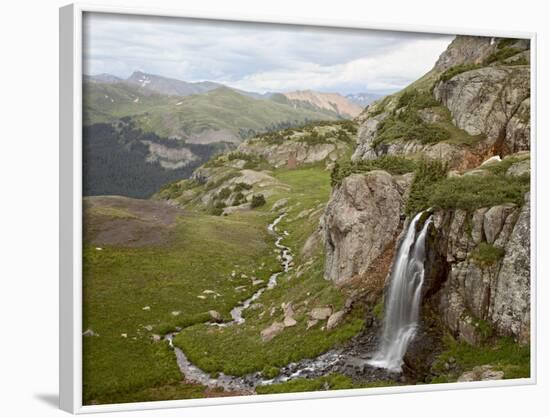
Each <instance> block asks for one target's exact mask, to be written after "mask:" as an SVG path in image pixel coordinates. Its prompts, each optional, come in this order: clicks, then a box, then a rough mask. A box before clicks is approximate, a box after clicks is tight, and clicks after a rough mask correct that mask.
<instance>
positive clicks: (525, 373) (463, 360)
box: [432, 336, 531, 383]
mask: <svg viewBox="0 0 550 417" xmlns="http://www.w3.org/2000/svg"><path fill="white" fill-rule="evenodd" d="M444 342H445V345H446V349H445V350H444V351H443V352H442V353H441V354H440V355H439V356H438V358H437V359H436V361H435V362H434V364H433V366H432V372H433V373H434V374H436V375H437V376H436V377H435V378H434V379H433V380H432V383H443V382H455V381H456V380H457V378H458V377H459V376H460V375H461V374H462V373H463V372H466V371H470V370H472V369H473V368H474V367H476V366H482V365H491V366H492V367H493V369H495V370H499V371H503V372H504V379H517V378H529V376H530V372H531V353H530V352H531V349H530V346H529V345H520V344H518V343H516V342H515V341H514V340H512V339H510V338H499V339H493V340H489V341H486V342H484V343H482V344H481V345H479V346H472V345H469V344H467V343H465V342H459V341H456V340H454V339H453V338H452V337H450V336H447V337H446V338H445V339H444ZM450 361H451V362H452V363H453V365H452V367H451V369H446V368H447V367H446V366H445V364H448V363H449V362H450Z"/></svg>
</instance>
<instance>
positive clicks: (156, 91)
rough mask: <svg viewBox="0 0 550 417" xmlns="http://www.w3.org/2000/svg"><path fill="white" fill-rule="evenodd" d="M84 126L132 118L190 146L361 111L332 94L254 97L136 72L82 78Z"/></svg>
mask: <svg viewBox="0 0 550 417" xmlns="http://www.w3.org/2000/svg"><path fill="white" fill-rule="evenodd" d="M84 92H85V94H84V121H85V124H87V125H90V124H93V123H98V122H113V121H115V120H117V119H120V118H121V117H131V118H133V119H135V120H136V122H137V125H138V126H139V127H140V128H141V129H142V130H144V131H150V132H153V133H155V134H157V135H159V136H161V137H163V136H164V137H173V138H176V139H180V140H184V141H186V142H191V143H212V142H240V141H241V140H242V139H244V138H246V137H250V136H252V135H254V134H256V133H262V132H266V131H270V130H273V129H278V128H284V127H290V126H296V125H299V124H303V123H305V122H308V121H314V120H336V119H341V118H351V117H355V116H357V115H358V114H359V113H360V112H361V111H362V109H363V108H362V107H361V106H359V105H357V104H355V103H353V102H352V101H350V100H348V99H347V98H346V97H344V96H342V95H340V94H336V93H320V92H316V91H310V90H308V91H293V92H288V93H265V94H260V93H254V92H248V91H243V90H238V89H234V88H230V87H227V86H225V85H223V84H220V83H216V82H211V81H201V82H187V81H182V80H177V79H173V78H168V77H163V76H160V75H155V74H148V73H145V72H141V71H136V72H134V73H133V74H132V75H130V77H128V78H127V79H121V78H119V77H116V76H114V75H110V74H99V75H94V76H85V78H84Z"/></svg>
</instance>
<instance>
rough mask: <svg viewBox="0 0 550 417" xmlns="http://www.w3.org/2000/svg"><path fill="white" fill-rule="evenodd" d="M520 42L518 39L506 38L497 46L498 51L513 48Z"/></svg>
mask: <svg viewBox="0 0 550 417" xmlns="http://www.w3.org/2000/svg"><path fill="white" fill-rule="evenodd" d="M517 41H518V39H516V38H504V39H501V40H500V41H499V43H498V45H497V49H504V48H508V47H510V46H512V45H513V44H515V43H516V42H517Z"/></svg>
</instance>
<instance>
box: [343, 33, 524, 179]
mask: <svg viewBox="0 0 550 417" xmlns="http://www.w3.org/2000/svg"><path fill="white" fill-rule="evenodd" d="M529 48H530V45H529V42H528V41H525V40H504V39H498V38H487V37H475V36H457V37H456V38H455V40H454V41H453V42H451V44H450V45H449V47H448V48H447V50H446V51H445V52H443V54H442V55H441V56H440V58H439V60H438V61H437V63H436V64H435V66H434V67H433V69H432V70H431V71H430V72H429V73H427V74H426V75H425V76H424V77H422V78H421V79H420V80H418V81H417V82H415V83H413V84H412V85H411V86H409V87H407V88H406V89H405V90H403V91H401V92H398V93H396V94H394V95H392V96H387V97H385V98H383V99H381V100H379V101H377V102H375V103H373V104H371V105H369V106H368V107H367V109H366V110H365V111H364V112H363V113H362V114H361V115H360V116H359V117H358V118H357V120H358V122H359V129H358V146H357V148H356V149H355V152H354V154H353V157H352V159H353V160H355V161H358V160H369V159H374V158H377V157H380V156H383V155H423V156H424V157H425V158H428V159H443V160H444V161H445V162H447V163H448V164H449V166H450V167H451V168H453V169H457V170H466V169H470V168H472V167H474V166H477V165H479V163H480V162H481V161H483V160H484V159H486V158H487V157H488V156H491V155H494V154H499V155H501V156H504V155H507V154H510V153H515V152H519V151H523V150H528V149H529V138H530V66H529ZM405 91H408V92H411V91H419V92H422V93H423V94H425V95H428V96H432V97H433V99H435V101H436V103H435V104H437V103H439V109H437V106H434V104H433V103H427V104H425V105H424V106H425V108H419V109H415V110H414V112H415V113H416V114H418V116H419V117H420V118H421V119H422V121H423V122H424V123H425V124H426V125H427V126H435V127H437V128H443V129H445V130H447V131H448V132H450V134H449V135H448V139H444V140H439V141H438V140H435V141H432V140H427V141H421V140H419V139H418V137H417V136H416V135H413V136H412V137H407V135H406V133H404V135H405V136H403V137H401V138H399V140H380V127H381V126H382V125H381V123H382V122H383V121H384V120H385V119H386V118H388V117H391V116H394V115H395V114H396V113H399V112H401V111H402V110H403V108H402V107H399V106H400V105H402V103H400V98H401V96H402V95H403V94H404V92H405ZM406 107H407V106H406V105H405V108H406ZM434 110H439V111H434ZM447 112H448V113H447ZM446 113H447V115H446ZM409 123H410V122H409ZM457 128H458V129H460V130H462V133H457ZM396 129H397V128H396ZM399 129H402V126H399ZM453 131H454V132H453ZM457 136H460V139H458V140H457Z"/></svg>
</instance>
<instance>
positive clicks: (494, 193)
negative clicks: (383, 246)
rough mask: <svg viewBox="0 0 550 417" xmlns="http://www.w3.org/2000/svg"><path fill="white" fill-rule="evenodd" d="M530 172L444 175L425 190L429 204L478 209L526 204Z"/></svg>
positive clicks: (443, 207) (442, 207)
mask: <svg viewBox="0 0 550 417" xmlns="http://www.w3.org/2000/svg"><path fill="white" fill-rule="evenodd" d="M528 190H529V176H522V177H509V176H496V175H491V176H473V175H469V176H462V177H458V178H445V179H443V180H441V181H439V182H437V183H435V184H432V186H430V187H428V188H427V189H426V191H425V197H426V207H433V208H437V209H454V208H459V209H464V210H475V209H478V208H481V207H491V206H496V205H499V204H505V203H515V204H517V205H518V206H521V205H522V204H523V196H524V194H525V193H526V192H527V191H528Z"/></svg>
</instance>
